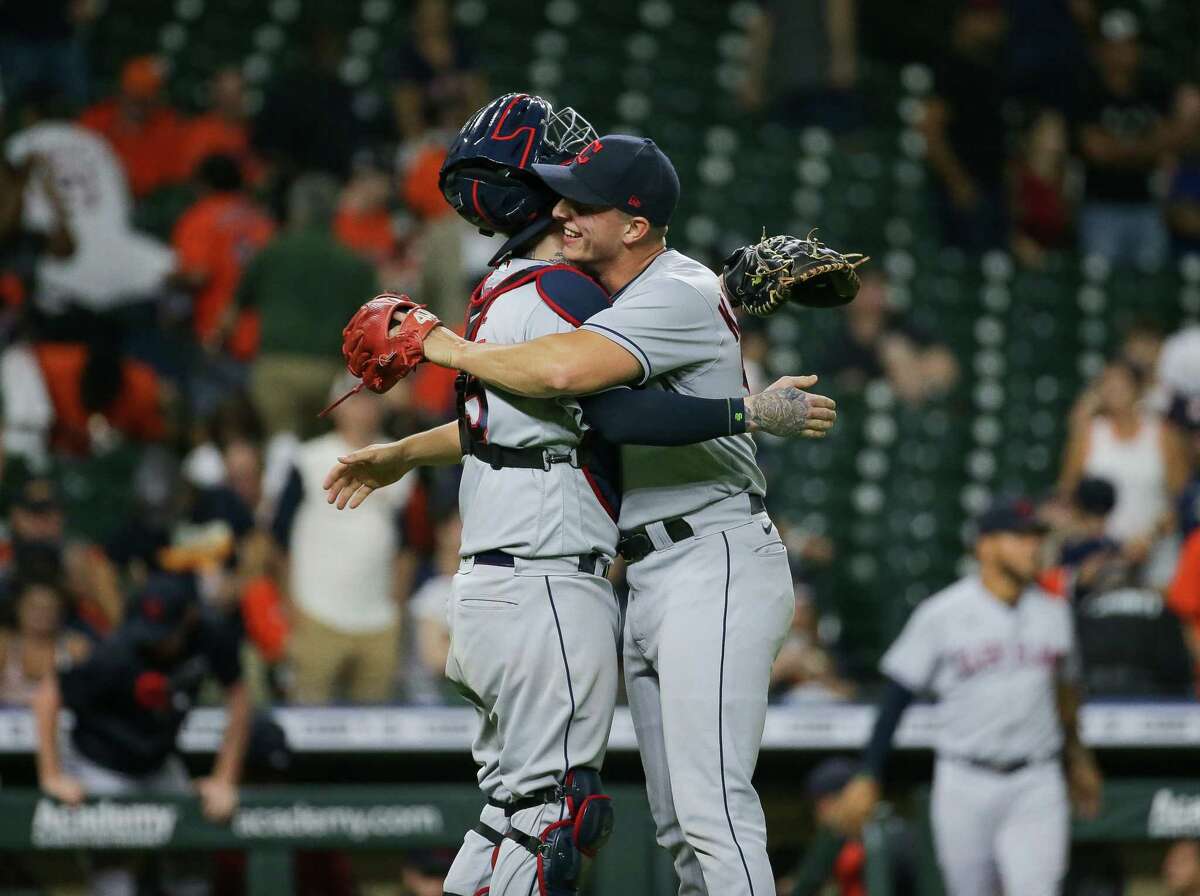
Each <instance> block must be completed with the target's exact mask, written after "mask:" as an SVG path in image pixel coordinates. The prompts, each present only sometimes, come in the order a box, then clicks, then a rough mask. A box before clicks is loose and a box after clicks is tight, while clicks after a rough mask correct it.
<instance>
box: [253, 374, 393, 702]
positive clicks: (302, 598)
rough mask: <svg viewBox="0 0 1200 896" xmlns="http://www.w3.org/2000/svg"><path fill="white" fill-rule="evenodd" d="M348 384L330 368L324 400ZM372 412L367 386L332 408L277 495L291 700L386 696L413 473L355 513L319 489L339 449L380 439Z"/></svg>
mask: <svg viewBox="0 0 1200 896" xmlns="http://www.w3.org/2000/svg"><path fill="white" fill-rule="evenodd" d="M347 382H348V375H347V374H342V375H341V376H339V377H338V378H337V379H336V380H335V381H334V383H333V386H332V389H331V390H330V396H331V398H332V397H336V396H338V395H341V394H343V393H344V392H345V391H346V389H347ZM352 384H353V383H351V385H352ZM381 410H382V405H381V403H380V401H379V400H378V398H377V397H376V396H374V395H370V394H358V395H354V396H351V397H350V398H349V399H347V400H346V401H344V402H343V403H342V404H340V405H339V406H338V407H337V408H335V409H334V410H333V412H332V414H331V416H332V417H333V422H334V427H335V428H334V430H333V432H330V433H328V434H326V435H323V436H320V437H319V438H316V439H313V440H311V441H309V442H305V443H304V444H303V445H301V446H300V449H299V451H298V452H297V456H296V458H295V466H294V468H293V470H292V473H291V476H290V478H289V479H288V483H287V486H286V488H285V489H284V492H283V495H282V496H281V497H280V499H279V507H278V510H277V515H276V519H275V524H274V534H275V540H276V543H277V544H278V545H279V547H280V548H281V549H282V550H283V551H285V552H286V554H287V570H288V573H287V588H286V589H285V590H286V592H287V594H288V596H289V597H290V598H291V602H292V606H293V613H292V637H291V645H290V655H291V662H292V673H293V688H294V690H293V698H294V699H296V700H298V701H300V702H302V703H329V702H332V701H334V700H337V699H340V698H343V697H344V698H345V699H348V700H351V701H353V702H356V703H364V702H376V703H377V702H381V701H384V700H387V699H389V698H390V697H391V696H392V694H393V688H394V683H395V677H396V669H397V665H398V662H399V658H400V656H399V655H400V628H401V627H400V618H401V614H400V610H401V606H402V605H403V602H404V600H405V599H406V598H407V597H408V590H409V586H410V585H411V577H410V575H408V574H406V572H407V567H406V565H405V564H403V563H401V561H400V559H399V557H398V555H399V553H400V546H401V543H402V538H403V534H402V532H403V530H402V526H403V511H404V505H405V503H406V502H407V500H408V496H409V493H410V492H411V490H412V474H409V476H408V477H406V478H405V479H403V480H401V481H400V482H399V483H397V484H396V485H395V486H394V487H392V488H387V489H383V490H382V491H380V492H379V494H377V495H375V496H374V497H373V498H372V499H371V500H369V501H367V502H366V503H365V504H363V505H362V506H361V507H359V508H358V509H357V510H356V511H355V512H354V513H341V512H339V511H338V509H337V508H336V507H334V506H333V505H331V504H330V503H329V502H328V501H326V500H325V489H324V481H325V474H326V473H328V472H329V469H330V467H332V466H333V464H334V463H335V462H336V461H337V459H338V458H339V457H341V456H343V455H345V454H348V453H350V452H351V451H356V450H357V449H359V448H365V447H366V446H367V445H370V444H371V443H373V442H381V441H385V437H384V436H383V434H382V432H381V430H380V426H381V423H382V420H381ZM364 511H365V512H364Z"/></svg>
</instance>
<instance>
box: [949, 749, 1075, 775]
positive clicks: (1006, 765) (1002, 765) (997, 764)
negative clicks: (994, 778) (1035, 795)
mask: <svg viewBox="0 0 1200 896" xmlns="http://www.w3.org/2000/svg"><path fill="white" fill-rule="evenodd" d="M947 758H948V759H950V760H952V761H953V762H961V763H963V764H965V765H970V766H973V767H975V768H981V769H984V770H985V771H989V772H995V773H996V774H998V775H1011V774H1014V773H1016V772H1019V771H1021V769H1025V768H1029V766H1031V765H1041V764H1042V763H1043V762H1050V761H1051V760H1052V759H1057V758H1058V754H1057V753H1051V754H1050V755H1049V756H1027V757H1025V758H1024V759H1013V760H1011V761H1009V762H1001V761H999V760H997V759H979V758H976V757H974V756H948V757H947Z"/></svg>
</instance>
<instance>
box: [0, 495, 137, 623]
mask: <svg viewBox="0 0 1200 896" xmlns="http://www.w3.org/2000/svg"><path fill="white" fill-rule="evenodd" d="M6 535H7V538H6V539H5V540H3V541H0V603H3V602H5V601H7V600H9V599H11V598H12V597H13V588H14V587H15V585H14V583H17V582H49V583H52V584H54V585H55V586H56V587H61V588H62V590H63V592H64V593H63V597H64V599H65V600H66V601H67V602H66V604H65V606H64V607H63V620H64V624H66V625H68V626H69V627H71V628H73V629H75V630H77V631H80V632H83V633H84V634H86V635H88V636H89V637H96V636H100V635H103V634H105V633H107V632H108V631H110V630H111V629H112V627H113V626H114V625H115V624H116V623H117V622H119V621H120V618H121V609H122V607H121V604H122V601H123V599H124V598H123V595H122V593H121V590H120V587H119V583H118V582H117V580H116V575H115V570H114V569H113V567H112V564H110V563H109V562H108V560H107V558H106V557H105V556H104V553H103V551H101V550H100V549H99V548H98V547H97V546H96V545H94V544H91V543H90V542H87V541H82V540H79V539H75V538H68V536H67V530H66V514H65V512H64V510H63V506H62V503H61V500H60V498H59V493H58V488H57V486H56V485H55V482H54V480H53V479H50V478H48V477H41V476H31V477H28V478H26V479H24V480H23V481H22V482H20V483H19V484H18V485H17V486H16V488H15V490H14V494H12V495H11V499H10V504H9V511H8V520H7V533H6Z"/></svg>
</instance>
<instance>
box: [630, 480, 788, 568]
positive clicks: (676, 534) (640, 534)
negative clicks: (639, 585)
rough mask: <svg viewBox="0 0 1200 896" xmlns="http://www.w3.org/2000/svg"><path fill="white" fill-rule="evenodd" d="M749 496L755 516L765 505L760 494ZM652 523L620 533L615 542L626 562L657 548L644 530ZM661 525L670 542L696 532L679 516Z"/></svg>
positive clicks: (646, 554)
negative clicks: (619, 537) (618, 539)
mask: <svg viewBox="0 0 1200 896" xmlns="http://www.w3.org/2000/svg"><path fill="white" fill-rule="evenodd" d="M749 497H750V515H751V516H757V515H758V514H760V513H762V512H763V511H765V510H766V509H767V505H766V504H765V503H763V499H762V497H761V496H760V495H750V496H749ZM652 525H654V524H653V523H646V524H645V525H643V526H638V527H637V528H636V529H631V530H630V531H628V532H625V533H623V534H622V535H621V540H620V541H618V542H617V553H618V554H620V555H621V556H622V557H623V558H625V562H626V563H637V562H638V561H639V560H643V559H645V558H646V557H648V556H649V555H650V554H652V553H654V551H655V550H657V549H656V548H655V547H654V541H653V539H651V537H650V533H649V532H647V531H646V528H647V526H652ZM662 527H663V530H664V531H665V532H666V533H667V538H669V539H670V541H671V544H675V543H676V542H680V541H683V540H684V539H685V538H691V537H692V536H693V535H695V534H696V532H695V530H694V529H693V528H692V524H691V523H689V522H688V521H687V520H686V519H684V518H683V517H681V516H677V517H672V518H671V519H669V520H662Z"/></svg>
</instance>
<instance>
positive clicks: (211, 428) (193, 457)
mask: <svg viewBox="0 0 1200 896" xmlns="http://www.w3.org/2000/svg"><path fill="white" fill-rule="evenodd" d="M197 441H198V443H199V444H197V445H196V446H195V447H194V448H192V450H191V451H190V452H189V453H188V455H187V457H186V458H184V461H183V470H184V476H185V477H186V478H187V480H188V481H189V482H191V483H192V484H193V485H199V486H212V485H226V484H228V483H229V482H230V474H229V472H228V471H227V470H226V468H225V451H226V449H227V448H228V447H229V446H230V445H232V444H234V443H236V442H247V443H249V444H251V445H253V446H255V450H256V451H257V450H258V449H259V447H260V446H261V445H262V442H263V425H262V420H261V419H260V417H259V415H258V410H257V409H256V408H255V407H254V404H253V403H252V402H251V401H250V398H249V397H248V396H246V395H244V394H239V395H233V396H230V397H229V398H227V399H226V400H225V401H223V402H221V404H220V405H218V406H217V409H216V410H215V411H214V412H213V414H212V415H211V416H210V417H209V418H208V419H207V420H205V421H204V432H203V435H201V436H199V437H198V439H197ZM260 462H261V458H260ZM258 486H259V493H260V495H259V499H258V500H256V501H247V502H246V505H247V506H248V507H251V508H253V509H254V511H255V514H256V515H257V514H258V512H259V509H260V507H261V504H262V483H261V481H260V482H259V483H258Z"/></svg>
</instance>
